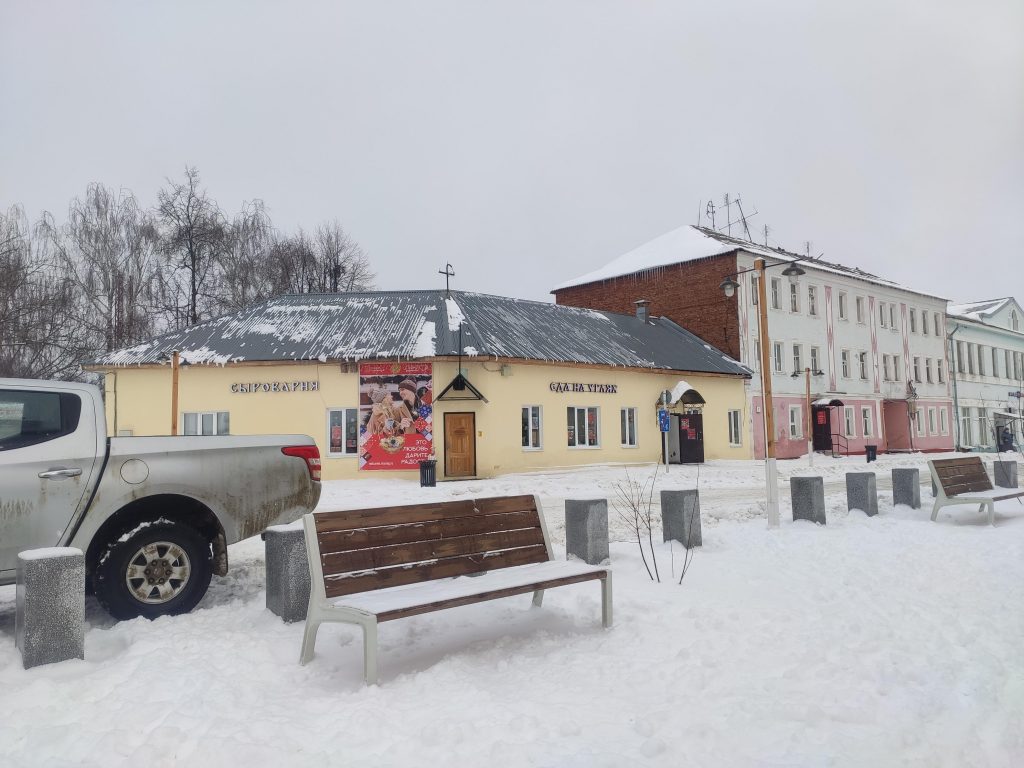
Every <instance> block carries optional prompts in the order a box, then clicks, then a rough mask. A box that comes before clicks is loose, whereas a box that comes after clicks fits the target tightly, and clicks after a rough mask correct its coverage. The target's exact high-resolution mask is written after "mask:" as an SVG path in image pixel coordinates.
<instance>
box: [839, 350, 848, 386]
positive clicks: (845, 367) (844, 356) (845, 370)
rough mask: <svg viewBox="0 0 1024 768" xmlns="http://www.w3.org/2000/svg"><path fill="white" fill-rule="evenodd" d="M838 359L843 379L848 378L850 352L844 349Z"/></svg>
mask: <svg viewBox="0 0 1024 768" xmlns="http://www.w3.org/2000/svg"><path fill="white" fill-rule="evenodd" d="M839 359H840V360H841V361H842V366H843V378H844V379H848V378H850V350H848V349H844V350H843V351H842V352H840V353H839Z"/></svg>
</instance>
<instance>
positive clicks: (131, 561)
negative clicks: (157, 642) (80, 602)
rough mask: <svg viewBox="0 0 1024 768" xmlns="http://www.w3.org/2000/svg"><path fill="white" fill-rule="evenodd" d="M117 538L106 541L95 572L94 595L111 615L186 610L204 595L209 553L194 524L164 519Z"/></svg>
mask: <svg viewBox="0 0 1024 768" xmlns="http://www.w3.org/2000/svg"><path fill="white" fill-rule="evenodd" d="M121 539H123V540H121ZM121 539H118V540H116V541H114V542H112V543H111V544H110V545H109V546H108V547H107V550H106V552H104V553H103V555H102V556H101V557H100V560H99V564H98V565H97V567H96V571H95V577H94V584H95V589H96V599H97V600H99V602H100V604H101V605H102V606H103V607H104V608H105V609H106V610H107V612H108V613H109V614H110V615H111V616H113V617H114V618H115V619H134V618H135V617H136V616H145V617H146V618H147V619H155V618H157V617H158V616H167V615H173V614H178V613H188V612H189V611H191V610H192V609H193V608H195V607H196V605H197V604H198V603H199V601H200V600H202V599H203V595H205V594H206V590H207V588H208V587H209V586H210V577H211V576H212V574H213V554H212V552H211V550H210V543H209V542H208V541H207V540H206V539H205V538H204V537H203V536H202V535H201V534H200V533H199V532H198V531H196V530H195V529H194V528H192V527H190V526H188V525H185V524H184V523H178V522H173V521H164V522H159V523H154V524H153V525H148V526H145V527H142V528H139V529H137V530H135V531H133V532H131V533H130V534H128V535H127V536H122V537H121Z"/></svg>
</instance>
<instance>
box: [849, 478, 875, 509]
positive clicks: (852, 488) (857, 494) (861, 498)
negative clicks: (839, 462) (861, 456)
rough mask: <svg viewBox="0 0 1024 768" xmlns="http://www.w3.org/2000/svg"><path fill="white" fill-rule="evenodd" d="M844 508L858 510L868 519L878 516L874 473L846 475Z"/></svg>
mask: <svg viewBox="0 0 1024 768" xmlns="http://www.w3.org/2000/svg"><path fill="white" fill-rule="evenodd" d="M846 508H847V509H848V510H850V509H859V510H861V511H862V512H863V513H864V514H866V515H867V516H868V517H874V516H875V515H877V514H878V491H877V485H876V482H875V473H874V472H847V473H846Z"/></svg>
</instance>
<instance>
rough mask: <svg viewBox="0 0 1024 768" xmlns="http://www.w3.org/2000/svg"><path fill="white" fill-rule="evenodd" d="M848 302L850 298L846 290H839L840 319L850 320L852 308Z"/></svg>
mask: <svg viewBox="0 0 1024 768" xmlns="http://www.w3.org/2000/svg"><path fill="white" fill-rule="evenodd" d="M848 303H849V298H848V296H847V293H846V291H840V292H839V299H838V304H839V319H840V320H846V321H849V320H850V308H849V307H848V306H847V304H848Z"/></svg>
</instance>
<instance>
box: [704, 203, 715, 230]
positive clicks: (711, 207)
mask: <svg viewBox="0 0 1024 768" xmlns="http://www.w3.org/2000/svg"><path fill="white" fill-rule="evenodd" d="M704 212H705V213H706V214H707V217H708V218H709V219H711V228H712V229H714V230H715V231H716V232H717V231H718V230H717V228H716V227H715V204H714V203H713V202H711V201H710V200H708V206H707V208H705V209H704Z"/></svg>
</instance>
